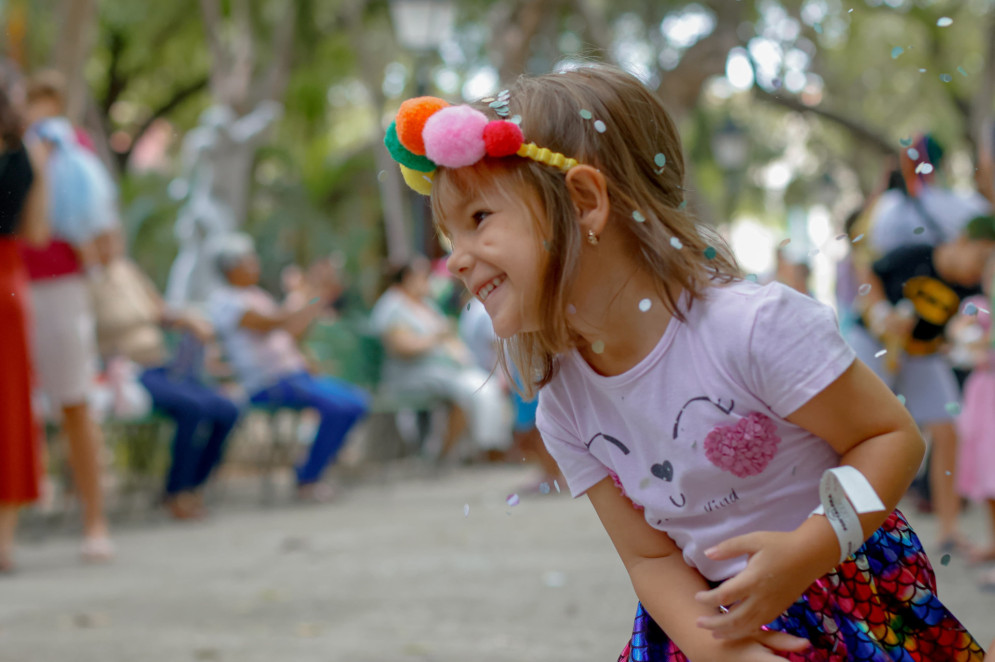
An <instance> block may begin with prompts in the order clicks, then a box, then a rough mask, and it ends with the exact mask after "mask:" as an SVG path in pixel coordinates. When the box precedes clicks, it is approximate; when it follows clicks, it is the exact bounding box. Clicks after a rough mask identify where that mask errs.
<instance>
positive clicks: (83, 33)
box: [52, 0, 97, 123]
mask: <svg viewBox="0 0 995 662" xmlns="http://www.w3.org/2000/svg"><path fill="white" fill-rule="evenodd" d="M59 13H60V16H61V22H60V23H59V31H58V39H57V40H56V42H55V49H54V52H53V53H52V66H53V67H54V68H55V69H56V70H58V71H59V72H60V73H62V75H63V76H65V78H66V115H67V116H68V117H69V119H70V120H72V121H73V122H76V123H78V122H80V121H82V119H83V116H84V115H85V113H86V107H87V103H88V102H87V97H88V91H87V87H86V79H84V78H83V66H84V64H85V63H86V61H87V59H88V58H89V57H90V51H91V50H92V49H93V40H94V33H95V31H96V25H97V0H63V2H62V11H60V12H59Z"/></svg>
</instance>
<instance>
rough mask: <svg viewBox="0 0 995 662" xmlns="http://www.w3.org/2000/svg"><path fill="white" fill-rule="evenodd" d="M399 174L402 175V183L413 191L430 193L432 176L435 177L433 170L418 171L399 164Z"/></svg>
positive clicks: (424, 193)
mask: <svg viewBox="0 0 995 662" xmlns="http://www.w3.org/2000/svg"><path fill="white" fill-rule="evenodd" d="M398 165H400V164H398ZM401 176H402V177H404V183H405V184H407V185H408V186H410V187H411V189H412V190H413V191H414V192H415V193H421V194H422V195H432V178H433V177H435V171H434V170H433V171H432V172H418V171H417V170H412V169H411V168H408V167H405V166H401Z"/></svg>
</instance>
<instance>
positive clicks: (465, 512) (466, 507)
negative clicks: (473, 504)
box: [463, 503, 470, 517]
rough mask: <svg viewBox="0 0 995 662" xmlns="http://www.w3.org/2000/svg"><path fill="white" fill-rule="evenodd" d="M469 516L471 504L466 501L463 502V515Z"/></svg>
mask: <svg viewBox="0 0 995 662" xmlns="http://www.w3.org/2000/svg"><path fill="white" fill-rule="evenodd" d="M469 516H470V504H468V503H464V504H463V517H469Z"/></svg>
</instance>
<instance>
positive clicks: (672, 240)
mask: <svg viewBox="0 0 995 662" xmlns="http://www.w3.org/2000/svg"><path fill="white" fill-rule="evenodd" d="M670 245H671V246H673V247H674V248H676V249H677V250H681V249H682V248H684V244H682V243H681V240H680V239H678V238H677V237H671V238H670Z"/></svg>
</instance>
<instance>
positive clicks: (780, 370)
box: [746, 284, 856, 418]
mask: <svg viewBox="0 0 995 662" xmlns="http://www.w3.org/2000/svg"><path fill="white" fill-rule="evenodd" d="M767 289H768V290H769V291H768V292H767V294H766V296H765V298H764V300H763V301H762V302H761V303H760V305H759V306H758V307H757V312H756V316H755V318H754V321H753V327H752V329H751V330H750V338H749V345H748V350H747V361H748V370H747V371H746V374H747V379H748V381H749V382H750V383H749V384H747V386H748V387H749V388H750V390H751V391H752V392H753V393H754V394H755V395H756V396H757V397H759V398H760V399H761V400H763V401H764V402H765V403H766V404H767V406H768V407H770V409H771V411H773V412H774V413H775V414H777V415H778V416H780V417H781V418H784V417H787V416H789V415H790V414H792V413H794V412H795V411H797V410H798V408H799V407H801V406H802V405H804V404H805V403H807V402H808V401H809V400H811V399H812V398H813V397H815V396H816V395H818V394H819V393H821V392H822V391H823V390H824V389H825V388H826V387H827V386H829V385H830V384H832V383H833V382H834V381H836V379H837V378H838V377H839V376H840V375H842V374H843V373H844V372H845V371H846V369H847V368H849V367H850V365H851V364H852V363H853V361H854V359H855V358H856V355H855V353H854V351H853V350H852V349H851V348H850V346H849V345H848V344H847V343H846V341H845V340H843V336H842V335H840V332H839V326H838V324H837V321H836V314H835V312H834V311H833V309H832V308H830V307H829V306H827V305H825V304H823V303H820V302H819V301H816V300H815V299H813V298H811V297H809V296H806V295H804V294H801V293H800V292H796V291H795V290H793V289H791V288H789V287H785V286H783V285H779V284H775V285H771V286H770V287H769V288H767Z"/></svg>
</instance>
